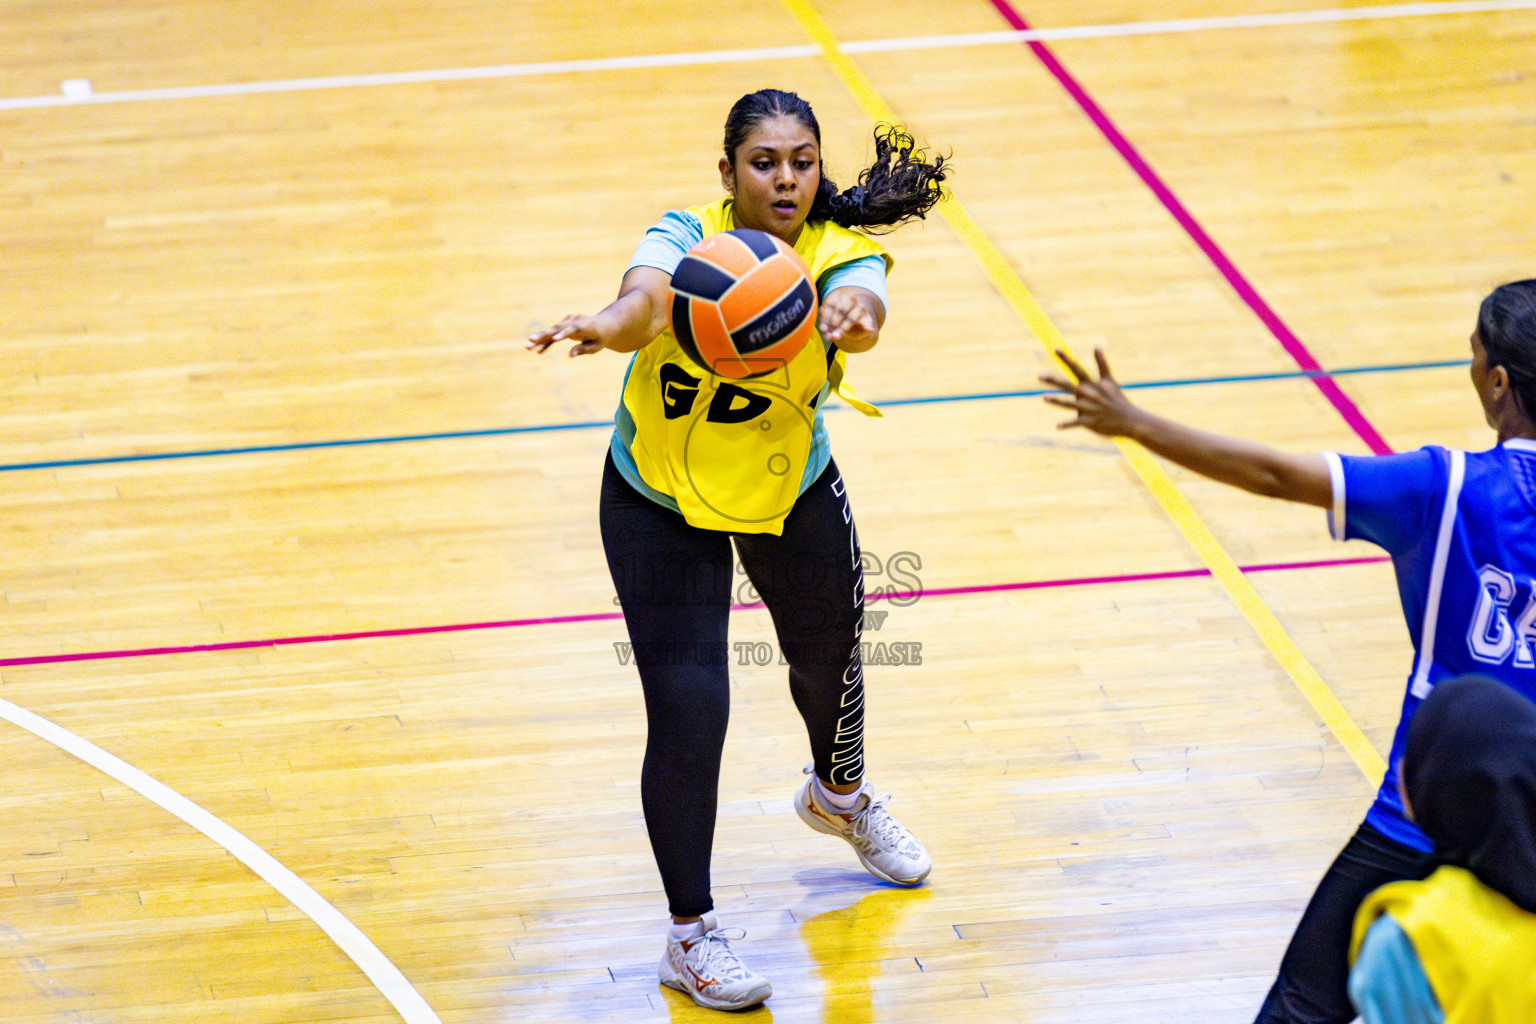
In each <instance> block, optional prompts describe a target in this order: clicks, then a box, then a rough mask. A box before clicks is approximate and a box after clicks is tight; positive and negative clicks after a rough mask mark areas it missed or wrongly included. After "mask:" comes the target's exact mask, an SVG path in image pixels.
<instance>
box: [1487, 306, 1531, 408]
mask: <svg viewBox="0 0 1536 1024" xmlns="http://www.w3.org/2000/svg"><path fill="white" fill-rule="evenodd" d="M1477 336H1478V337H1479V338H1480V339H1481V340H1482V343H1483V351H1485V352H1487V353H1488V365H1489V366H1502V367H1504V370H1505V372H1506V373H1508V374H1509V382H1510V386H1511V387H1512V388H1513V389H1514V392H1515V397H1516V398H1518V399H1519V401H1520V408H1521V409H1522V410H1523V411H1524V412H1525V415H1526V416H1527V417H1528V418H1530V419H1532V420H1536V279H1531V280H1528V281H1514V282H1511V283H1510V284H1506V285H1500V286H1499V287H1497V288H1495V289H1494V290H1493V292H1492V293H1491V294H1490V295H1489V296H1488V297H1487V298H1486V299H1484V300H1483V305H1482V308H1481V309H1479V310H1478V311H1477Z"/></svg>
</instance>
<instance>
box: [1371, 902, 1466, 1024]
mask: <svg viewBox="0 0 1536 1024" xmlns="http://www.w3.org/2000/svg"><path fill="white" fill-rule="evenodd" d="M1349 1000H1350V1002H1352V1003H1354V1004H1355V1009H1356V1010H1358V1011H1360V1017H1361V1019H1362V1020H1364V1021H1365V1024H1445V1012H1444V1011H1443V1010H1441V1009H1440V1004H1439V1002H1438V1001H1436V999H1435V993H1434V992H1433V991H1432V990H1431V989H1430V987H1429V979H1428V978H1427V977H1425V976H1424V968H1423V966H1422V965H1421V964H1420V963H1419V955H1418V954H1417V953H1415V952H1414V951H1413V943H1412V942H1410V941H1409V939H1408V935H1407V933H1406V932H1404V931H1403V928H1402V926H1401V925H1399V924H1398V923H1397V922H1396V921H1394V920H1393V919H1392V917H1391V916H1390V915H1388V914H1383V915H1381V916H1380V917H1378V918H1377V919H1376V923H1375V924H1373V925H1371V927H1370V928H1369V929H1368V930H1367V931H1366V933H1365V941H1364V942H1362V943H1361V944H1360V955H1359V956H1358V957H1357V958H1356V959H1355V966H1354V968H1353V969H1352V970H1351V971H1350V972H1349Z"/></svg>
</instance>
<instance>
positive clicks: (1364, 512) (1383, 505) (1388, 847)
mask: <svg viewBox="0 0 1536 1024" xmlns="http://www.w3.org/2000/svg"><path fill="white" fill-rule="evenodd" d="M1471 345H1472V366H1471V377H1472V387H1473V389H1474V390H1475V391H1476V392H1477V397H1478V400H1479V401H1480V402H1481V404H1482V407H1483V413H1484V415H1485V417H1486V418H1487V420H1488V425H1489V426H1491V427H1492V428H1493V429H1494V430H1495V431H1496V432H1497V434H1498V444H1497V445H1496V446H1495V447H1494V448H1492V449H1490V450H1488V451H1485V452H1462V451H1455V450H1449V449H1445V448H1440V447H1435V446H1430V447H1426V448H1421V449H1419V450H1418V451H1415V452H1407V453H1403V454H1398V455H1379V456H1365V457H1354V456H1347V455H1337V454H1334V453H1332V452H1323V453H1316V454H1307V455H1297V454H1289V453H1285V452H1279V451H1276V450H1275V449H1273V448H1269V447H1267V446H1265V445H1261V444H1257V443H1254V442H1250V441H1244V440H1239V439H1237V438H1231V437H1224V436H1222V435H1219V434H1212V433H1207V432H1205V431H1200V430H1196V429H1193V428H1191V427H1187V426H1184V425H1183V424H1179V423H1175V422H1173V421H1171V420H1167V419H1164V418H1162V417H1159V416H1154V415H1152V414H1151V413H1148V412H1146V411H1144V410H1142V409H1139V408H1137V407H1136V406H1135V405H1133V404H1132V403H1131V402H1130V401H1129V400H1128V399H1127V398H1126V397H1125V395H1124V393H1123V392H1122V391H1121V390H1120V388H1119V387H1118V386H1117V385H1116V383H1115V380H1114V377H1113V376H1112V375H1111V373H1110V369H1109V363H1108V361H1107V360H1106V359H1105V358H1104V354H1103V353H1102V352H1096V353H1095V356H1096V360H1097V363H1098V375H1097V377H1095V375H1094V374H1093V373H1092V372H1090V371H1089V370H1087V369H1086V368H1084V367H1083V366H1081V365H1079V364H1078V363H1077V362H1076V361H1074V360H1073V359H1072V358H1071V357H1070V356H1068V355H1066V354H1065V353H1059V354H1060V355H1061V357H1062V359H1063V362H1064V363H1065V364H1066V365H1067V366H1068V367H1069V368H1070V369H1071V371H1072V373H1073V375H1074V376H1075V377H1076V378H1077V379H1076V380H1075V381H1068V380H1066V379H1065V378H1062V377H1059V376H1056V375H1049V374H1048V375H1045V376H1042V377H1041V380H1042V381H1043V382H1045V383H1046V384H1049V385H1051V386H1052V387H1054V388H1056V389H1057V390H1058V391H1059V392H1061V393H1060V394H1055V395H1050V396H1047V398H1046V401H1048V402H1051V403H1052V404H1055V405H1058V406H1061V407H1062V408H1064V409H1069V410H1071V411H1073V412H1075V413H1076V414H1077V416H1076V418H1075V419H1073V420H1071V421H1069V422H1066V423H1063V424H1062V425H1061V426H1062V427H1063V428H1068V427H1087V428H1088V429H1089V430H1092V431H1095V432H1096V433H1099V434H1103V435H1105V436H1113V437H1129V438H1132V439H1134V440H1136V441H1139V442H1140V443H1141V444H1143V445H1144V446H1146V447H1147V448H1149V449H1150V450H1152V451H1153V452H1156V453H1157V454H1158V455H1161V456H1163V457H1164V458H1167V459H1169V460H1171V461H1173V462H1176V463H1178V464H1179V465H1181V466H1183V467H1185V468H1186V469H1191V470H1194V471H1195V472H1197V473H1200V474H1202V475H1204V476H1208V477H1210V478H1211V479H1213V480H1218V481H1221V482H1222V483H1227V484H1232V485H1233V486H1235V487H1241V488H1242V489H1244V490H1247V491H1252V492H1253V493H1255V494H1262V495H1267V496H1272V497H1277V498H1285V499H1287V500H1289V501H1297V502H1302V503H1304V504H1309V505H1317V506H1320V507H1322V508H1325V509H1327V510H1328V517H1329V528H1330V530H1331V532H1332V533H1333V536H1334V537H1335V538H1337V539H1340V540H1345V539H1360V540H1368V541H1371V542H1372V543H1374V544H1377V545H1380V546H1381V547H1382V548H1384V549H1386V551H1387V552H1388V553H1389V554H1390V555H1391V556H1392V563H1393V567H1394V569H1395V570H1396V573H1397V582H1398V591H1399V595H1400V597H1401V599H1402V604H1403V613H1404V615H1405V617H1406V618H1407V621H1408V631H1409V634H1410V636H1411V638H1412V640H1413V646H1414V652H1415V653H1414V660H1413V668H1412V672H1411V673H1410V675H1409V677H1408V692H1407V694H1406V695H1405V696H1404V698H1403V712H1402V718H1401V720H1400V722H1399V723H1398V727H1397V733H1396V735H1395V736H1394V738H1393V741H1392V753H1391V757H1390V758H1389V761H1388V764H1389V768H1388V771H1387V775H1386V778H1385V779H1384V780H1383V782H1382V785H1381V789H1380V790H1379V792H1378V793H1377V795H1376V801H1375V803H1373V804H1372V805H1371V808H1370V811H1369V812H1368V813H1367V814H1366V817H1365V822H1364V823H1363V824H1362V825H1361V826H1360V828H1359V830H1358V831H1357V832H1356V833H1355V835H1354V837H1353V838H1351V839H1350V840H1349V842H1348V844H1347V845H1346V846H1345V847H1344V849H1343V851H1342V852H1341V853H1340V854H1339V856H1338V859H1336V860H1335V861H1334V862H1333V865H1332V866H1331V867H1330V868H1329V869H1328V871H1327V873H1326V874H1325V875H1324V876H1323V880H1322V882H1321V883H1320V884H1319V885H1318V888H1317V891H1316V893H1315V894H1314V895H1313V897H1312V900H1311V902H1310V903H1309V904H1308V906H1307V909H1306V911H1305V913H1303V915H1302V918H1301V921H1300V923H1299V924H1298V925H1297V928H1296V933H1295V935H1294V936H1293V937H1292V938H1291V943H1290V946H1289V947H1288V948H1287V950H1286V953H1285V957H1284V959H1283V960H1282V961H1281V964H1280V972H1279V976H1278V977H1277V978H1276V980H1275V984H1274V986H1273V987H1272V988H1271V989H1270V992H1269V995H1268V997H1267V998H1266V999H1265V1001H1264V1006H1263V1008H1262V1009H1261V1010H1260V1011H1259V1016H1258V1024H1280V1022H1288V1024H1291V1022H1293V1024H1335V1022H1337V1024H1345V1022H1347V1021H1350V1020H1353V1019H1354V1017H1355V1011H1354V1008H1353V1007H1352V1006H1351V1005H1350V1001H1349V996H1348V994H1347V992H1346V981H1347V978H1348V950H1349V941H1350V928H1351V924H1352V922H1353V919H1354V915H1355V909H1356V908H1357V907H1358V906H1359V904H1360V901H1361V900H1362V899H1363V898H1364V897H1365V896H1366V895H1367V894H1368V893H1370V892H1371V891H1372V890H1374V889H1375V888H1377V887H1378V886H1380V885H1383V884H1385V883H1387V882H1391V881H1397V880H1401V879H1410V878H1420V877H1423V875H1424V874H1425V873H1426V872H1427V871H1428V870H1429V868H1430V867H1431V863H1430V860H1429V856H1428V855H1429V851H1430V850H1431V848H1432V844H1431V843H1430V841H1429V839H1428V838H1427V837H1426V836H1425V835H1424V833H1423V832H1422V831H1420V830H1419V828H1418V827H1417V826H1416V825H1414V824H1413V823H1412V822H1411V821H1409V820H1408V818H1407V817H1406V816H1405V815H1404V813H1403V806H1402V800H1401V798H1400V797H1399V795H1398V787H1397V765H1398V763H1399V761H1400V760H1401V758H1402V755H1403V748H1404V744H1405V743H1406V742H1407V735H1408V723H1409V721H1410V720H1411V719H1412V718H1413V713H1414V711H1415V709H1417V708H1418V706H1419V703H1420V701H1422V700H1423V699H1424V698H1425V697H1426V696H1428V695H1429V692H1430V691H1431V690H1432V689H1433V688H1434V686H1435V684H1436V683H1437V682H1439V681H1440V680H1442V679H1447V678H1449V677H1452V676H1459V675H1465V674H1469V673H1480V674H1482V675H1486V676H1491V677H1493V678H1494V679H1497V680H1498V681H1500V682H1502V683H1505V684H1506V685H1509V686H1511V687H1513V688H1515V689H1516V690H1518V691H1520V692H1521V693H1523V694H1525V695H1526V696H1527V697H1531V698H1533V699H1536V280H1527V281H1517V282H1514V283H1512V284H1506V285H1503V286H1502V287H1500V288H1497V289H1495V290H1494V291H1493V292H1492V293H1491V294H1490V295H1489V296H1488V297H1487V298H1486V299H1484V300H1483V303H1482V307H1481V309H1480V310H1479V312H1478V319H1477V327H1476V330H1474V331H1473V333H1472V339H1471Z"/></svg>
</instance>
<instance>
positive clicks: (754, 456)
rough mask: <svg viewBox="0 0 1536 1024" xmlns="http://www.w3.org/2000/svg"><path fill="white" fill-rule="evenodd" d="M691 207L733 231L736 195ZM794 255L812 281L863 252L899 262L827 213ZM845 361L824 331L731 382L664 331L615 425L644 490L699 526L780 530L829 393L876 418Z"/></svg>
mask: <svg viewBox="0 0 1536 1024" xmlns="http://www.w3.org/2000/svg"><path fill="white" fill-rule="evenodd" d="M689 212H690V213H692V214H694V215H695V216H697V217H698V218H699V222H700V223H701V224H702V225H703V228H704V235H705V237H708V236H709V235H712V234H715V233H716V232H719V231H726V230H729V229H730V228H731V203H730V200H729V199H724V200H721V201H720V202H717V203H714V204H712V205H710V206H704V207H694V208H693V209H691V210H690V211H689ZM795 251H796V252H797V253H799V255H800V257H801V258H802V259H803V260H805V263H806V266H807V267H809V268H810V272H811V279H812V280H813V281H819V280H820V279H821V277H822V275H823V274H825V273H826V272H827V271H828V270H831V269H832V268H834V267H837V266H841V265H842V264H845V263H850V262H852V261H854V260H858V259H863V258H864V257H867V256H875V255H878V256H880V257H882V258H883V259H884V260H885V262H886V267H887V270H889V268H890V265H891V262H892V260H891V257H890V256H889V254H887V253H886V252H885V250H884V249H882V248H881V247H880V246H879V245H877V244H876V243H875V242H873V241H872V240H870V239H868V238H866V237H864V236H863V235H860V234H857V233H856V232H853V231H850V230H848V229H847V228H844V227H841V226H840V225H837V224H833V223H831V222H826V221H822V222H816V223H807V224H806V225H805V227H804V229H802V231H801V232H800V238H799V240H798V241H797V242H796V244H795ZM829 350H830V351H829ZM844 358H845V357H844V354H843V352H842V351H841V350H840V349H837V348H834V347H832V346H829V345H827V344H826V342H825V340H824V339H822V337H821V334H820V332H817V333H816V334H814V335H813V336H812V338H811V340H810V341H809V342H807V343H806V345H805V347H804V348H802V349H801V350H800V352H799V353H798V354H797V355H796V356H795V357H794V358H793V359H791V360H789V361H788V362H787V363H786V364H785V365H783V366H782V367H780V368H778V369H776V370H774V371H773V372H771V373H768V374H765V375H764V376H761V377H753V378H750V379H747V380H730V379H729V378H726V377H720V376H716V375H715V374H713V373H711V372H710V371H709V370H707V369H705V368H703V367H701V366H699V365H698V364H696V363H694V362H693V361H692V360H690V359H689V358H688V357H687V356H686V355H684V353H683V351H682V349H681V348H680V347H679V346H678V344H677V339H676V338H675V337H674V336H673V334H672V332H671V331H670V330H667V331H663V332H662V334H661V335H660V336H659V337H657V338H656V340H655V341H653V342H651V343H650V344H649V345H647V346H646V347H645V348H643V349H641V350H640V351H639V352H637V353H636V354H635V357H634V361H633V362H632V363H631V364H630V368H629V375H628V377H627V378H626V379H625V383H624V397H623V408H622V409H621V410H620V424H619V430H620V434H621V436H623V439H624V440H625V441H626V442H627V447H628V449H629V452H630V455H631V456H632V457H633V459H634V462H635V468H636V471H637V472H638V473H639V474H640V478H641V479H642V480H643V481H644V483H645V484H646V486H647V487H649V488H651V489H652V490H654V491H656V492H658V493H659V494H663V495H666V496H668V497H670V498H672V499H673V500H674V501H676V502H677V507H678V511H679V512H681V513H682V515H683V517H684V518H685V519H686V520H687V521H688V522H689V523H690V524H692V525H694V526H699V527H703V528H705V529H710V530H726V531H729V532H732V533H772V534H778V533H780V532H781V531H782V529H783V523H784V517H785V516H786V515H788V514H789V510H790V509H791V508H792V507H793V506H794V503H795V499H797V498H798V497H799V496H800V493H801V491H802V490H803V485H804V484H807V483H809V481H807V480H805V479H804V478H805V474H806V467H807V465H808V464H809V461H810V458H811V446H812V441H813V438H814V435H815V422H816V413H817V409H818V408H819V407H820V404H821V402H822V401H823V400H824V399H825V397H826V394H827V393H828V392H829V391H832V392H836V393H837V395H838V396H839V397H840V398H842V399H843V400H844V401H846V402H847V403H848V404H849V405H852V406H853V407H854V408H856V409H858V410H859V411H860V412H863V413H864V414H865V415H870V416H878V415H880V412H879V410H877V409H875V408H874V407H873V406H871V405H869V404H867V403H865V402H862V401H860V400H859V398H858V397H857V396H856V395H854V394H853V391H852V389H851V388H850V387H848V386H847V384H846V382H845V381H844V379H843V372H844V365H845V363H844ZM626 420H627V421H628V422H627V423H626V422H625V421H626Z"/></svg>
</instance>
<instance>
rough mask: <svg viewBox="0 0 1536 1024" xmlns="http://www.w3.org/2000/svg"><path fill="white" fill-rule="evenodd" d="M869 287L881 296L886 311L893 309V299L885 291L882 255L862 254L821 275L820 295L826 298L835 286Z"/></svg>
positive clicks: (881, 303)
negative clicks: (850, 261)
mask: <svg viewBox="0 0 1536 1024" xmlns="http://www.w3.org/2000/svg"><path fill="white" fill-rule="evenodd" d="M850 286H851V287H855V288H868V289H869V290H870V291H872V292H874V293H875V294H876V295H877V296H879V298H880V305H882V306H884V307H885V311H886V312H887V313H889V312H890V311H891V300H890V298H889V297H887V295H886V293H885V260H884V258H882V257H880V256H862V257H860V258H859V259H856V260H854V261H853V262H852V263H844V264H843V265H842V266H840V267H833V268H832V269H831V270H829V271H827V272H826V273H825V274H822V275H821V287H820V289H819V292H820V295H821V297H822V298H823V299H825V298H826V297H827V296H828V295H829V294H830V293H831V292H832V289H834V288H848V287H850Z"/></svg>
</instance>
